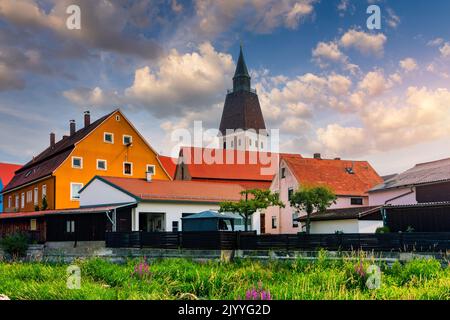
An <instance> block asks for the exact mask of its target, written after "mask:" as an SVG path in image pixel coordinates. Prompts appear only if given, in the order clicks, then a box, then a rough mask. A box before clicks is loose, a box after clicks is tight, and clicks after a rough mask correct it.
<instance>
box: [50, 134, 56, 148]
mask: <svg viewBox="0 0 450 320" xmlns="http://www.w3.org/2000/svg"><path fill="white" fill-rule="evenodd" d="M55 142H56V136H55V134H54V133H53V132H52V133H50V147H52V148H53V147H54V146H55Z"/></svg>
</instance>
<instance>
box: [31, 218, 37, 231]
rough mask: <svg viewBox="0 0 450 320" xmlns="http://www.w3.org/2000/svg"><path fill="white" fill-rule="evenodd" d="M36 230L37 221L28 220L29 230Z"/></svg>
mask: <svg viewBox="0 0 450 320" xmlns="http://www.w3.org/2000/svg"><path fill="white" fill-rule="evenodd" d="M36 230H37V223H36V219H31V220H30V231H36Z"/></svg>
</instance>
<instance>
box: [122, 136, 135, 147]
mask: <svg viewBox="0 0 450 320" xmlns="http://www.w3.org/2000/svg"><path fill="white" fill-rule="evenodd" d="M125 138H130V143H133V136H130V135H129V134H124V135H122V143H123V145H124V146H126V145H128V143H125Z"/></svg>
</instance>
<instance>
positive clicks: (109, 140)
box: [103, 132, 114, 143]
mask: <svg viewBox="0 0 450 320" xmlns="http://www.w3.org/2000/svg"><path fill="white" fill-rule="evenodd" d="M103 141H104V142H106V143H114V134H112V133H109V132H105V133H104V136H103Z"/></svg>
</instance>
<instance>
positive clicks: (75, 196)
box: [70, 182, 83, 201]
mask: <svg viewBox="0 0 450 320" xmlns="http://www.w3.org/2000/svg"><path fill="white" fill-rule="evenodd" d="M82 188H83V184H82V183H78V182H71V183H70V200H72V201H77V200H80V190H81V189H82Z"/></svg>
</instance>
